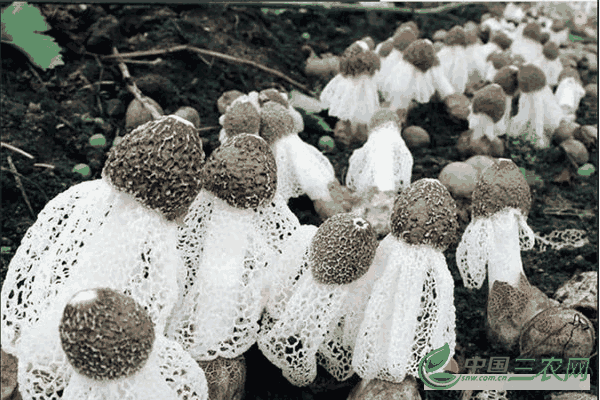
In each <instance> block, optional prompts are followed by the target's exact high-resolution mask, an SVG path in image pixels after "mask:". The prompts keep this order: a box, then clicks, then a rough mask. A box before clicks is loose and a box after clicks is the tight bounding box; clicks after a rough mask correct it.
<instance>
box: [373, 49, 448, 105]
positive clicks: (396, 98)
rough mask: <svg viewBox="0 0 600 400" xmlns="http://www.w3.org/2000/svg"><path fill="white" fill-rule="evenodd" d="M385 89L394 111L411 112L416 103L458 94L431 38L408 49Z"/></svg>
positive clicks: (387, 80) (390, 76)
mask: <svg viewBox="0 0 600 400" xmlns="http://www.w3.org/2000/svg"><path fill="white" fill-rule="evenodd" d="M383 87H384V89H385V91H386V92H387V93H389V96H390V109H391V110H398V109H407V108H408V106H409V105H410V103H411V102H412V101H413V100H414V101H417V102H419V103H428V102H429V100H430V99H431V97H432V96H433V95H434V93H435V92H436V91H437V92H438V93H439V95H440V97H441V98H442V99H445V98H446V97H448V96H450V95H451V94H453V93H454V92H455V91H454V88H453V87H452V85H451V84H450V82H449V81H448V79H447V78H446V76H445V75H444V72H443V70H442V69H441V66H440V62H439V59H438V56H437V55H436V52H435V48H434V47H433V43H431V41H430V40H428V39H417V40H415V41H414V42H412V43H411V44H410V45H409V46H408V47H407V48H406V50H404V54H403V57H402V60H401V61H400V62H398V64H396V66H395V67H394V69H393V70H392V73H391V74H390V75H389V76H388V77H387V79H385V81H384V83H383Z"/></svg>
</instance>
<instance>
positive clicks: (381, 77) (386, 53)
mask: <svg viewBox="0 0 600 400" xmlns="http://www.w3.org/2000/svg"><path fill="white" fill-rule="evenodd" d="M415 40H417V35H416V34H415V32H414V31H413V30H412V29H411V28H409V27H406V28H403V29H399V30H398V31H397V32H396V33H395V34H394V36H392V37H391V38H390V39H388V40H386V41H385V42H383V43H380V44H379V45H377V47H376V48H375V52H376V53H377V54H379V56H380V59H381V68H380V69H379V71H377V73H376V74H375V81H376V82H377V87H378V88H379V90H381V91H382V93H383V95H384V97H385V98H389V93H388V92H387V91H386V90H385V87H384V85H383V84H384V82H385V79H386V77H387V76H388V75H389V74H391V73H392V70H393V69H394V67H395V66H396V64H398V63H399V62H400V60H402V52H403V51H404V50H405V49H406V48H407V47H408V46H409V45H410V44H411V43H412V42H414V41H415Z"/></svg>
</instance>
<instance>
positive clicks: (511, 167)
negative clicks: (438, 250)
mask: <svg viewBox="0 0 600 400" xmlns="http://www.w3.org/2000/svg"><path fill="white" fill-rule="evenodd" d="M530 207H531V193H530V191H529V186H528V185H527V181H526V180H525V178H524V177H523V174H522V173H521V171H520V170H519V168H518V167H517V165H516V164H515V163H514V162H512V161H511V160H507V159H503V158H501V159H498V160H497V162H496V163H495V164H493V165H490V166H489V167H487V168H486V169H484V170H483V172H482V173H481V176H480V178H479V182H477V186H476V187H475V190H474V191H473V196H472V208H473V218H475V217H484V218H487V217H491V216H492V215H494V214H496V213H497V212H499V211H502V210H504V209H505V208H516V209H520V210H521V212H522V213H523V215H524V216H527V214H528V213H529V209H530Z"/></svg>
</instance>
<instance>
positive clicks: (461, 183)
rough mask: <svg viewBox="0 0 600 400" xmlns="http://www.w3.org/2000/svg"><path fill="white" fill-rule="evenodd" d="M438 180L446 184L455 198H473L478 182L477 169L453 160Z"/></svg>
mask: <svg viewBox="0 0 600 400" xmlns="http://www.w3.org/2000/svg"><path fill="white" fill-rule="evenodd" d="M438 180H439V181H440V182H441V183H442V184H443V185H444V186H446V188H447V189H448V191H449V192H450V193H451V194H452V197H454V198H455V199H456V198H458V197H464V198H467V199H470V198H471V194H472V193H473V190H475V185H476V184H477V170H476V169H475V168H473V167H472V166H471V165H469V164H467V163H464V162H453V163H450V164H448V165H446V166H445V167H444V168H443V169H442V171H441V172H440V175H439V176H438Z"/></svg>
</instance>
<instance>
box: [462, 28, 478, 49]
mask: <svg viewBox="0 0 600 400" xmlns="http://www.w3.org/2000/svg"><path fill="white" fill-rule="evenodd" d="M478 39H479V33H478V30H477V29H475V30H473V29H466V28H465V44H466V45H467V46H471V45H473V44H475V43H477V40H478Z"/></svg>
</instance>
